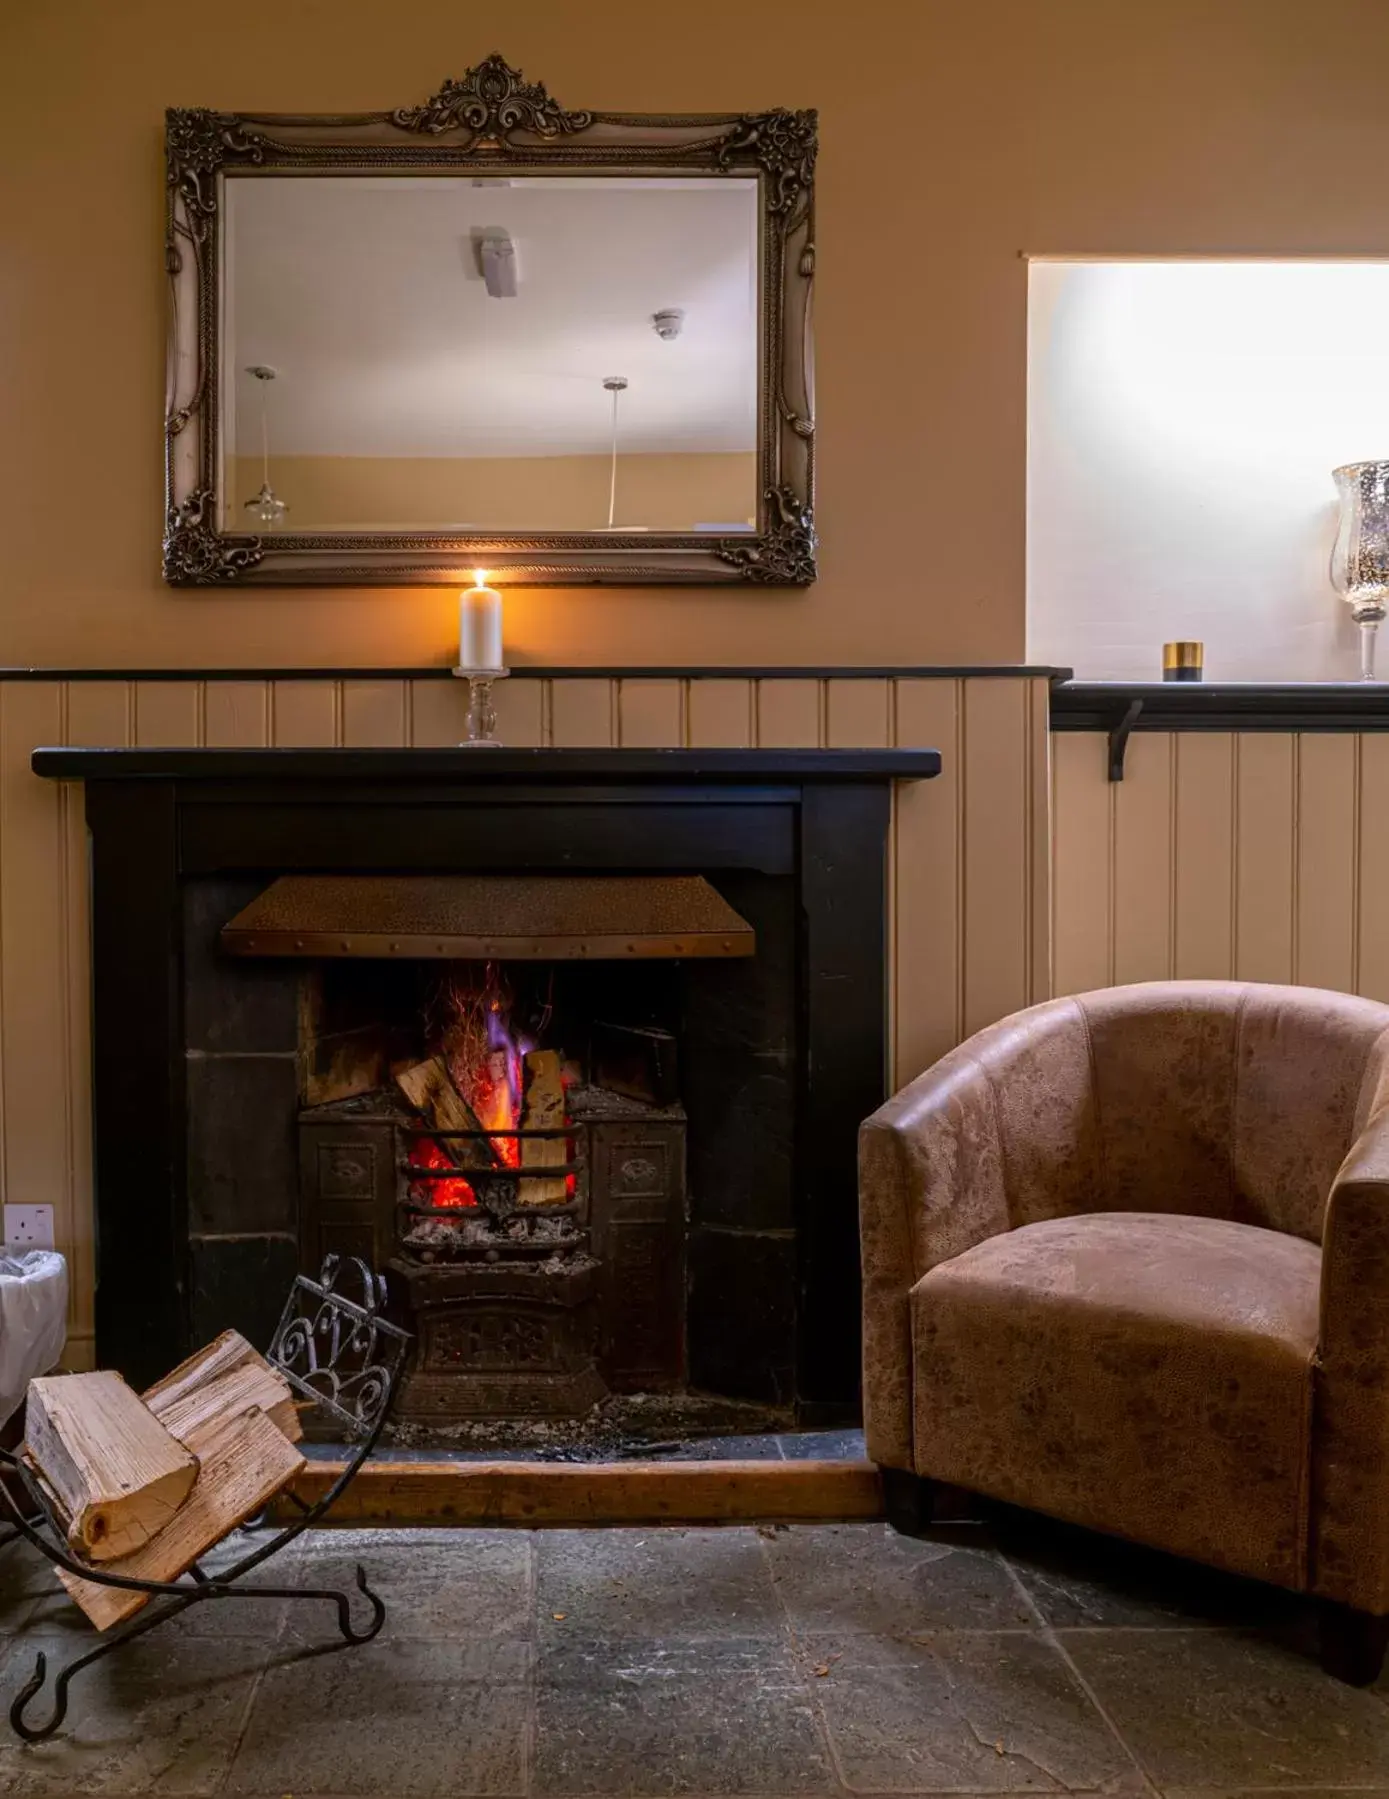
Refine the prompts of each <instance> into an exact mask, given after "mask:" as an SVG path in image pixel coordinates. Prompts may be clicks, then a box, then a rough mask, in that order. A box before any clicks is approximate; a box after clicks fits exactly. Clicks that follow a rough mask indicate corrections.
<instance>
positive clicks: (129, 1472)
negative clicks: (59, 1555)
mask: <svg viewBox="0 0 1389 1799" xmlns="http://www.w3.org/2000/svg"><path fill="white" fill-rule="evenodd" d="M25 1450H26V1453H27V1455H28V1458H29V1460H30V1461H31V1462H32V1463H33V1465H34V1466H35V1467H36V1468H37V1469H38V1471H39V1473H40V1474H41V1475H42V1476H43V1479H44V1480H45V1482H46V1483H47V1485H48V1487H49V1489H50V1491H51V1492H52V1493H53V1495H54V1497H55V1498H56V1499H57V1501H58V1504H59V1506H60V1507H61V1508H62V1511H63V1514H64V1516H65V1518H66V1519H67V1523H68V1541H69V1543H70V1544H71V1545H72V1547H73V1549H74V1550H76V1551H77V1553H78V1554H79V1555H83V1556H86V1557H87V1559H88V1560H90V1561H94V1562H107V1561H112V1560H114V1559H115V1558H117V1557H119V1556H124V1555H128V1554H129V1553H131V1552H132V1551H134V1550H138V1549H140V1548H141V1547H142V1546H143V1545H144V1544H146V1543H148V1542H149V1541H150V1539H151V1538H152V1537H154V1536H155V1534H156V1533H157V1532H160V1531H162V1530H163V1529H164V1528H165V1526H166V1525H168V1524H169V1522H170V1520H171V1519H173V1518H174V1517H175V1516H176V1515H177V1513H178V1510H179V1508H180V1506H182V1505H183V1503H184V1501H185V1500H186V1499H187V1498H188V1496H189V1494H190V1492H191V1491H192V1488H193V1483H194V1481H195V1480H196V1479H197V1476H198V1458H197V1456H196V1454H194V1453H193V1452H192V1451H191V1450H190V1449H188V1448H187V1447H186V1446H185V1445H184V1444H182V1443H180V1442H178V1441H177V1440H176V1439H175V1438H174V1437H173V1436H172V1435H171V1434H170V1432H169V1431H167V1430H166V1429H165V1428H164V1426H163V1425H162V1424H161V1423H160V1422H159V1420H158V1419H157V1418H156V1417H155V1416H154V1414H153V1413H152V1412H151V1411H150V1410H149V1408H148V1407H147V1406H146V1405H145V1404H144V1403H143V1402H142V1401H141V1400H140V1399H138V1398H137V1397H136V1395H135V1394H134V1393H132V1392H131V1390H130V1388H129V1387H128V1386H126V1384H125V1382H124V1381H123V1380H122V1379H121V1377H120V1375H119V1374H114V1373H110V1372H102V1373H96V1374H58V1375H50V1376H48V1377H46V1378H43V1379H39V1380H34V1381H30V1383H29V1401H28V1411H27V1415H26V1419H25Z"/></svg>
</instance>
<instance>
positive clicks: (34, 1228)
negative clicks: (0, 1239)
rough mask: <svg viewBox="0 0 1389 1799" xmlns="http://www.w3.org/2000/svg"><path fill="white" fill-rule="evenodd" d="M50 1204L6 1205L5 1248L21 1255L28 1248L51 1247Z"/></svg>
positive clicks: (51, 1212)
mask: <svg viewBox="0 0 1389 1799" xmlns="http://www.w3.org/2000/svg"><path fill="white" fill-rule="evenodd" d="M53 1247H54V1244H53V1208H52V1206H6V1207H5V1248H6V1249H8V1250H11V1251H14V1252H18V1253H19V1254H20V1255H23V1253H24V1252H25V1250H28V1249H52V1248H53Z"/></svg>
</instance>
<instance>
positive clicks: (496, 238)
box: [477, 231, 517, 300]
mask: <svg viewBox="0 0 1389 1799" xmlns="http://www.w3.org/2000/svg"><path fill="white" fill-rule="evenodd" d="M477 260H478V267H479V268H480V269H481V271H482V283H483V286H484V287H485V288H486V289H487V291H488V293H489V294H490V295H491V296H492V298H493V299H494V300H514V299H515V298H516V279H517V278H516V245H515V244H514V243H513V242H512V239H511V235H510V233H509V232H506V231H487V232H484V233H483V234H482V236H480V237H479V238H478V240H477Z"/></svg>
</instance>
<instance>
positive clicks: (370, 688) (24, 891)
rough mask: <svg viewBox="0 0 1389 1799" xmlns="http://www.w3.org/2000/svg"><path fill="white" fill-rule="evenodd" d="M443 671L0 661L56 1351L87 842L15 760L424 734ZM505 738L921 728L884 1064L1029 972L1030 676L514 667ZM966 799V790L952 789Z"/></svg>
mask: <svg viewBox="0 0 1389 1799" xmlns="http://www.w3.org/2000/svg"><path fill="white" fill-rule="evenodd" d="M463 705H464V696H463V694H462V691H461V687H460V684H459V683H458V682H455V681H450V680H417V681H396V680H365V679H362V680H353V679H345V680H341V681H307V680H305V681H293V680H288V681H209V682H198V681H162V682H153V681H145V682H134V681H132V682H126V681H109V680H100V681H72V682H61V681H0V998H2V999H3V1005H0V1200H5V1201H9V1202H11V1203H18V1202H21V1201H23V1202H28V1203H38V1204H51V1205H53V1206H55V1207H56V1209H57V1221H58V1246H59V1248H61V1249H63V1250H64V1251H66V1252H67V1254H68V1255H69V1256H70V1258H71V1262H72V1272H73V1282H72V1317H71V1325H72V1335H71V1342H70V1349H69V1354H70V1357H71V1358H72V1359H73V1360H74V1362H75V1363H77V1364H79V1365H80V1364H81V1363H82V1361H83V1360H84V1359H85V1358H86V1357H89V1356H90V1354H91V1339H92V1186H91V1179H92V1176H91V1092H90V1083H91V1076H90V1068H89V1055H90V1035H89V1025H88V1017H89V1010H90V980H89V960H88V946H87V939H88V918H87V844H86V830H85V823H84V820H83V813H82V791H81V789H80V788H79V787H65V786H60V785H58V784H57V783H54V782H51V781H41V780H39V779H37V778H36V777H35V776H34V775H33V774H31V773H30V772H29V755H30V752H31V750H32V749H33V748H34V747H35V746H36V745H38V744H56V743H72V744H105V745H117V746H119V745H126V744H141V745H170V746H179V745H186V744H209V745H244V746H252V747H255V746H265V745H272V744H273V745H282V746H284V745H290V746H293V745H306V744H344V745H353V746H359V745H378V744H392V745H394V744H421V745H433V744H446V743H455V742H457V741H458V738H459V736H460V735H461V732H462V724H463ZM497 706H498V712H499V714H500V721H501V732H502V735H503V737H504V739H505V740H506V742H508V743H510V744H515V745H529V744H560V745H575V746H583V745H587V746H610V745H630V746H648V747H658V748H659V747H674V746H679V745H681V744H689V745H694V746H699V747H705V746H715V745H719V746H731V747H739V746H750V745H761V746H765V747H816V746H827V747H833V748H849V749H852V748H868V747H873V748H876V747H882V746H885V745H890V744H899V745H901V746H903V747H914V746H915V747H919V746H922V745H928V746H929V745H937V744H938V745H940V746H941V748H942V749H943V750H944V751H945V772H944V774H942V775H941V777H940V778H939V779H937V780H934V781H927V782H922V783H919V784H916V785H912V786H904V787H902V788H901V789H900V790H899V791H898V792H897V794H896V796H895V804H894V816H893V827H892V839H891V858H892V878H891V889H890V891H891V902H890V925H889V928H890V938H891V955H892V964H891V968H892V972H891V984H890V1011H891V1031H892V1040H891V1041H892V1057H893V1063H894V1069H895V1074H896V1077H897V1078H898V1079H906V1078H907V1077H908V1076H910V1075H912V1074H914V1073H916V1072H917V1071H918V1070H919V1069H921V1068H923V1067H925V1066H926V1065H927V1064H928V1063H929V1062H931V1061H933V1060H934V1059H935V1058H936V1057H937V1056H938V1055H940V1054H941V1053H942V1052H943V1051H944V1050H946V1049H948V1048H949V1047H950V1045H951V1044H953V1043H954V1042H956V1041H957V1039H958V1038H959V1037H961V1036H962V1035H964V1034H965V1033H966V1032H968V1031H971V1030H975V1029H977V1028H978V1027H979V1026H980V1025H982V1024H984V1023H987V1022H988V1021H989V1020H990V1019H993V1018H996V1017H997V1016H998V1015H999V1014H1000V1013H1003V1012H1008V1011H1011V1010H1013V1009H1014V1008H1016V1007H1018V1006H1021V1005H1025V1004H1027V1003H1028V1002H1029V1001H1030V1000H1032V999H1034V998H1040V997H1041V996H1042V995H1043V994H1044V993H1045V992H1046V990H1047V985H1048V969H1047V954H1048V941H1047V929H1048V922H1049V920H1048V911H1047V872H1048V871H1047V839H1046V829H1045V802H1046V788H1047V735H1046V722H1047V721H1046V684H1045V682H1043V681H1038V680H1015V679H1007V678H999V679H973V680H930V681H918V680H898V681H879V680H833V681H816V680H780V679H778V680H760V681H750V680H743V679H728V680H713V681H680V680H666V679H659V680H622V681H611V680H599V679H592V680H577V681H574V680H569V681H536V680H527V679H523V678H522V679H513V680H511V681H508V682H505V683H503V684H502V685H501V686H500V687H499V688H498V690H497ZM975 790H977V791H982V792H984V793H986V794H987V795H988V796H989V799H988V803H987V804H986V805H980V806H976V807H973V808H970V809H968V810H967V808H966V795H967V793H969V792H970V791H975Z"/></svg>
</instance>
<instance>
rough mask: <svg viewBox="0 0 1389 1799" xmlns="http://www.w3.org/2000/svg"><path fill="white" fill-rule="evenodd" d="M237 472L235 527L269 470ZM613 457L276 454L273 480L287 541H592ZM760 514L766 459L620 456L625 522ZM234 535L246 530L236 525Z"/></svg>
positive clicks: (251, 465) (688, 525)
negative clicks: (452, 527) (319, 536)
mask: <svg viewBox="0 0 1389 1799" xmlns="http://www.w3.org/2000/svg"><path fill="white" fill-rule="evenodd" d="M233 466H234V471H235V472H234V476H233V480H234V483H235V494H236V508H235V515H236V518H237V519H238V520H244V517H245V514H244V513H243V511H242V504H243V502H244V501H246V500H249V499H251V498H252V497H253V496H254V495H256V494H257V493H259V492H260V486H261V479H262V470H263V468H264V464H263V463H262V462H261V459H260V458H259V457H258V456H239V457H238V458H237V459H236V462H235V464H234V465H233ZM611 474H612V462H611V460H610V458H609V457H607V456H495V457H482V456H468V457H455V456H275V457H272V458H271V464H270V480H271V485H272V486H273V487H274V489H275V492H276V493H277V494H278V495H279V497H280V498H281V499H282V500H284V501H286V502H287V503H288V505H289V513H288V516H287V517H286V518H285V521H284V524H285V529H286V530H288V531H343V530H367V529H375V530H378V531H393V530H395V531H399V530H409V529H411V528H415V527H418V528H421V529H428V530H434V531H437V530H439V529H441V528H444V527H447V526H448V525H449V524H450V523H454V524H456V523H458V522H459V521H461V520H467V521H469V522H470V523H472V524H474V525H482V526H486V527H487V528H488V529H490V530H494V531H537V530H539V531H595V530H598V529H600V528H601V527H602V526H603V525H605V524H606V523H607V518H608V493H609V481H610V478H611ZM756 510H757V457H756V456H755V455H754V454H753V453H752V452H751V451H743V452H739V451H729V452H727V453H726V454H714V453H707V452H706V453H689V454H683V455H667V456H619V458H618V462H617V523H618V524H619V525H649V526H651V527H653V528H655V529H658V530H659V529H664V530H667V531H689V530H692V529H693V528H694V526H696V525H701V524H718V525H728V524H741V523H743V522H744V520H746V519H747V517H748V516H749V514H751V513H755V512H756ZM231 529H232V530H236V531H239V530H243V529H246V526H245V525H244V524H243V523H237V524H234V525H232V526H231Z"/></svg>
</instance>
